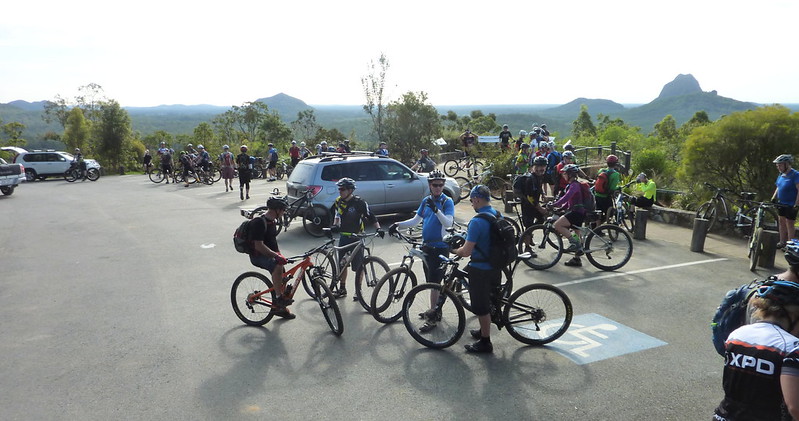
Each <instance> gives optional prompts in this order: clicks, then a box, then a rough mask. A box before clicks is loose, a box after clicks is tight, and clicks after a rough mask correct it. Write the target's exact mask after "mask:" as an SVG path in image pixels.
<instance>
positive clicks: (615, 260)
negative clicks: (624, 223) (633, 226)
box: [583, 224, 633, 271]
mask: <svg viewBox="0 0 799 421" xmlns="http://www.w3.org/2000/svg"><path fill="white" fill-rule="evenodd" d="M610 231H616V233H615V234H611V233H610ZM614 237H615V239H614ZM583 248H584V252H585V257H587V258H588V261H589V262H591V264H592V265H594V266H595V267H596V268H597V269H602V270H607V271H611V270H616V269H619V268H621V267H622V266H624V265H626V264H627V262H629V261H630V258H631V257H632V255H633V239H632V237H630V234H628V233H627V231H625V230H623V229H622V228H619V227H617V226H615V225H610V224H605V225H600V226H599V227H597V228H595V229H594V230H593V232H589V233H588V235H587V236H586V237H585V245H584V246H583ZM594 248H596V249H594Z"/></svg>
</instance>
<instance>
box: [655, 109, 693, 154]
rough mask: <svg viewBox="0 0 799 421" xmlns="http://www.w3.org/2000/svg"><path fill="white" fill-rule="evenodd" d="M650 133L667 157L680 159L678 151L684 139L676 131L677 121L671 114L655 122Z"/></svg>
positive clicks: (680, 149)
mask: <svg viewBox="0 0 799 421" xmlns="http://www.w3.org/2000/svg"><path fill="white" fill-rule="evenodd" d="M652 135H653V136H654V137H655V138H656V139H657V141H658V143H659V144H660V145H661V146H662V147H663V149H664V150H665V151H666V154H667V158H668V159H670V160H672V161H677V160H679V159H680V152H681V151H682V147H683V143H684V141H685V139H684V138H683V137H682V136H680V134H679V132H678V131H677V122H676V121H675V120H674V117H672V116H671V114H669V115H667V116H666V117H663V120H660V122H659V123H656V124H655V131H654V132H653V133H652Z"/></svg>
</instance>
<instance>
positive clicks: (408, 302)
mask: <svg viewBox="0 0 799 421" xmlns="http://www.w3.org/2000/svg"><path fill="white" fill-rule="evenodd" d="M434 289H437V290H439V299H438V302H439V304H438V306H437V308H436V312H435V313H436V315H435V316H434V320H435V323H436V324H435V327H433V328H432V329H429V330H427V331H425V332H422V331H421V330H420V328H422V326H424V325H425V324H426V323H425V319H424V318H422V317H421V316H419V314H421V313H424V312H426V311H427V310H430V292H431V291H432V290H434ZM402 322H403V323H404V324H405V328H406V329H407V330H408V333H410V334H411V336H412V337H413V339H414V340H416V342H419V343H420V344H422V345H424V346H426V347H428V348H436V349H440V348H446V347H448V346H451V345H452V344H454V343H455V342H457V341H458V339H460V338H461V336H462V335H463V331H464V330H465V329H466V315H465V314H464V312H463V306H461V305H460V303H459V302H458V301H457V300H456V299H455V295H454V294H453V293H452V292H451V291H449V290H446V289H442V287H441V285H438V284H428V283H425V284H421V285H417V286H416V287H414V288H412V289H411V290H410V291H409V292H408V296H407V297H405V301H403V302H402ZM424 330H426V329H424Z"/></svg>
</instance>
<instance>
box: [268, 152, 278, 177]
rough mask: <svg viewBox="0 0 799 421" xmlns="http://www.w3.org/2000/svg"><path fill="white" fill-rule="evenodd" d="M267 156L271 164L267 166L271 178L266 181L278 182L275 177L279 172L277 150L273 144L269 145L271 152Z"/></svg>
mask: <svg viewBox="0 0 799 421" xmlns="http://www.w3.org/2000/svg"><path fill="white" fill-rule="evenodd" d="M266 154H267V156H268V157H269V164H267V171H268V172H269V178H267V179H266V181H275V180H277V177H276V176H275V172H276V171H277V149H276V148H275V145H274V144H273V143H270V144H269V150H268V151H267V153H266Z"/></svg>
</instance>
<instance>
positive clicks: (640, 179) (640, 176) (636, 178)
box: [635, 173, 646, 183]
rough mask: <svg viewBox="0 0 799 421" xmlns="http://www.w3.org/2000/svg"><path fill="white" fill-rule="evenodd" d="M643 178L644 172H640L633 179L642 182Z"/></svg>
mask: <svg viewBox="0 0 799 421" xmlns="http://www.w3.org/2000/svg"><path fill="white" fill-rule="evenodd" d="M645 178H646V173H641V174H638V176H637V177H635V181H637V182H639V183H643V182H644V179H645Z"/></svg>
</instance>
